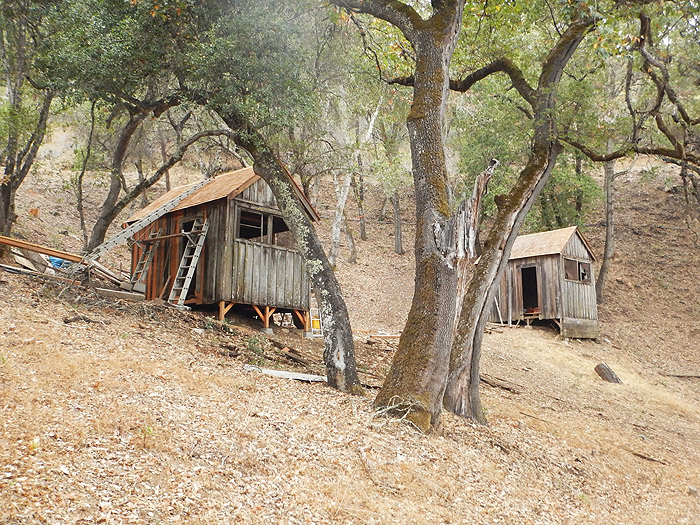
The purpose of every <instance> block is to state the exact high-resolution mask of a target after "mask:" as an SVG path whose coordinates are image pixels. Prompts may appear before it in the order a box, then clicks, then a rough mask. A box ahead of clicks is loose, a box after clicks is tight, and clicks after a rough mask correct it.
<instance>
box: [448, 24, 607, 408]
mask: <svg viewBox="0 0 700 525" xmlns="http://www.w3.org/2000/svg"><path fill="white" fill-rule="evenodd" d="M592 24H593V20H592V19H588V18H585V19H579V20H576V21H574V22H573V23H572V24H571V25H570V26H569V27H568V28H567V30H566V31H565V32H563V33H562V35H561V36H560V37H559V40H558V41H557V43H556V44H555V45H554V47H553V48H552V49H551V50H550V52H549V54H548V55H547V58H546V59H545V60H544V63H543V65H542V71H541V73H540V77H539V80H538V85H537V89H536V90H535V92H534V98H533V110H534V122H535V123H536V124H535V129H534V134H533V138H532V142H531V145H530V155H529V158H528V161H527V163H526V165H525V167H524V168H523V170H522V171H521V172H520V175H519V177H518V180H517V181H516V183H515V185H514V186H513V188H512V189H511V190H510V192H509V193H508V194H507V195H497V196H496V198H495V201H496V205H497V207H498V213H497V215H496V219H495V221H494V223H493V225H492V227H491V230H490V233H489V235H488V237H487V239H486V242H485V246H484V250H483V252H482V254H481V256H480V258H479V261H478V264H476V265H475V267H474V270H473V272H472V274H471V276H470V277H469V278H468V284H467V285H466V286H465V288H466V294H465V297H464V302H463V304H462V305H461V308H460V314H459V319H458V321H457V325H456V332H457V334H456V337H455V340H454V345H453V348H452V352H451V354H450V369H449V377H448V379H447V387H446V391H445V396H444V403H445V407H446V408H447V409H448V410H450V411H451V412H454V413H455V414H457V415H460V416H463V417H467V418H470V419H473V420H475V421H478V422H485V417H484V414H483V410H482V408H481V400H480V397H479V361H480V357H481V342H482V338H483V329H484V326H485V324H486V321H487V320H488V313H489V310H490V308H491V304H492V301H493V296H494V295H495V291H496V288H497V283H498V282H499V279H500V277H501V276H502V275H503V271H504V270H505V267H506V264H507V262H508V258H509V257H510V250H511V248H512V246H513V243H514V242H515V238H516V237H517V235H518V230H519V229H520V226H521V224H522V222H523V221H524V219H525V216H526V214H527V212H528V211H529V209H530V208H531V207H532V204H533V202H534V200H535V199H536V198H537V195H538V194H539V193H540V192H541V191H542V188H543V187H544V185H545V184H546V183H547V180H548V179H549V177H550V175H551V171H552V169H553V167H554V164H555V162H556V159H557V156H558V155H559V153H560V151H561V146H560V145H559V144H558V143H557V142H556V136H557V129H556V117H555V111H554V110H555V107H556V95H557V88H558V86H559V81H560V79H561V75H562V73H563V71H564V68H565V67H566V65H567V63H568V61H569V59H570V58H571V56H572V55H573V54H574V52H575V51H576V49H577V48H578V46H579V44H580V43H581V41H582V40H583V38H584V36H585V35H586V34H587V33H588V31H589V29H590V27H591V26H592Z"/></svg>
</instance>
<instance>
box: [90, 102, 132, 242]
mask: <svg viewBox="0 0 700 525" xmlns="http://www.w3.org/2000/svg"><path fill="white" fill-rule="evenodd" d="M145 118H146V114H145V113H136V114H131V115H129V120H128V121H127V123H126V124H125V125H124V127H123V128H122V131H121V133H120V135H119V141H118V142H117V146H116V147H115V148H114V152H113V153H112V168H111V171H110V176H109V190H108V191H107V195H106V196H105V200H104V201H103V203H102V206H101V207H100V213H99V215H98V216H97V220H96V221H95V224H94V226H93V227H92V232H90V239H89V240H88V244H87V246H86V247H85V251H86V252H90V251H92V250H94V249H95V248H96V247H97V246H99V245H100V244H102V243H103V242H104V240H105V236H106V235H107V229H108V228H109V226H110V225H111V224H112V222H113V221H114V219H115V218H116V217H117V215H118V213H119V211H121V210H119V211H118V210H116V207H115V205H116V204H117V202H118V201H119V194H120V193H121V191H122V180H123V177H124V174H123V171H122V170H123V168H124V160H125V159H126V152H127V149H128V148H129V144H130V143H131V139H132V137H133V136H134V133H136V130H138V128H139V126H140V125H141V123H142V122H143V121H144V119H145Z"/></svg>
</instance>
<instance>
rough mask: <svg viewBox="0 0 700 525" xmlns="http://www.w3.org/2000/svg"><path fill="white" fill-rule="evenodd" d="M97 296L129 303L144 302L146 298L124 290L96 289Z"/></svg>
mask: <svg viewBox="0 0 700 525" xmlns="http://www.w3.org/2000/svg"><path fill="white" fill-rule="evenodd" d="M95 293H97V295H102V296H104V297H114V298H116V299H126V300H127V301H144V300H145V299H146V296H145V295H143V294H141V293H133V292H125V291H124V290H110V289H108V288H95Z"/></svg>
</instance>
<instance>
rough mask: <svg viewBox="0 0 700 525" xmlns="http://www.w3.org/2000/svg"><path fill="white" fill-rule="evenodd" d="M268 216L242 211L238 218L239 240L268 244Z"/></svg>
mask: <svg viewBox="0 0 700 525" xmlns="http://www.w3.org/2000/svg"><path fill="white" fill-rule="evenodd" d="M267 222H268V221H267V216H266V215H263V214H262V213H256V212H254V211H249V210H241V214H240V216H239V218H238V234H237V235H236V237H238V238H239V239H248V240H251V241H257V242H268V239H267V230H268V228H267Z"/></svg>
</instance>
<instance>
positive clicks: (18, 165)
mask: <svg viewBox="0 0 700 525" xmlns="http://www.w3.org/2000/svg"><path fill="white" fill-rule="evenodd" d="M8 89H9V88H8ZM20 89H21V86H20ZM53 99H54V93H53V92H51V91H48V92H45V93H44V95H43V100H42V103H41V106H40V109H39V114H38V116H37V121H36V124H35V125H34V129H33V131H32V133H31V135H30V136H29V138H28V139H27V141H26V143H25V144H24V145H23V146H22V148H21V149H20V144H19V142H20V138H19V135H20V130H19V129H17V128H16V126H14V125H10V126H8V128H9V129H8V139H7V146H6V148H5V151H4V156H5V170H4V173H3V175H2V177H1V178H0V234H2V235H5V236H8V235H10V233H11V230H12V224H13V223H14V222H15V220H16V219H17V215H16V213H15V195H16V194H17V190H18V189H19V187H20V186H21V185H22V183H23V182H24V179H26V177H27V175H28V174H29V171H30V170H31V169H32V167H33V166H34V161H35V160H36V156H37V154H38V153H39V147H40V146H41V143H42V142H43V141H44V136H45V135H46V123H47V122H48V119H49V112H50V109H51V102H53ZM8 103H9V104H10V105H11V106H12V111H14V112H16V113H17V114H19V113H20V111H21V104H22V100H21V95H20V94H17V95H12V94H11V96H10V97H9V101H8Z"/></svg>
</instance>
